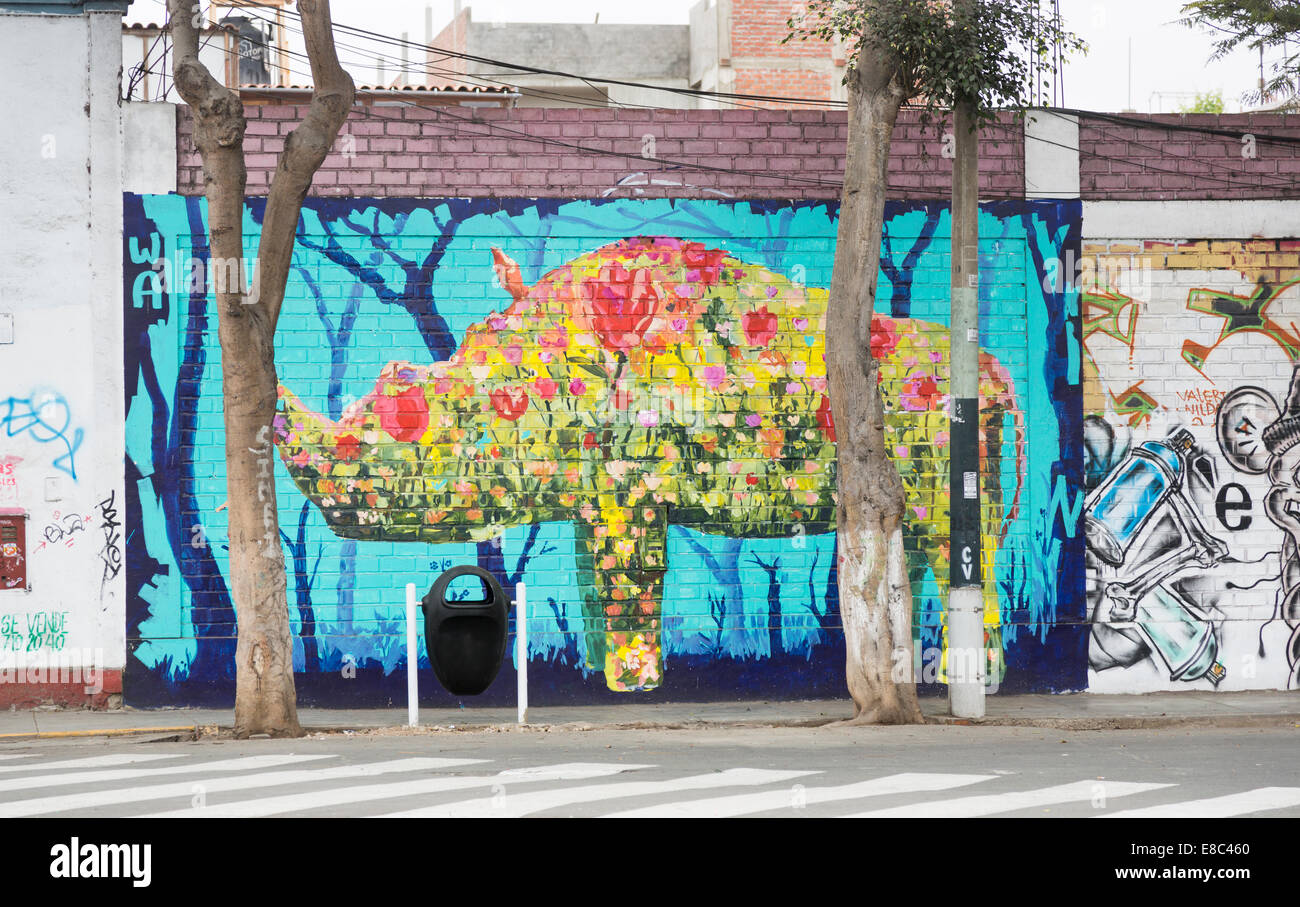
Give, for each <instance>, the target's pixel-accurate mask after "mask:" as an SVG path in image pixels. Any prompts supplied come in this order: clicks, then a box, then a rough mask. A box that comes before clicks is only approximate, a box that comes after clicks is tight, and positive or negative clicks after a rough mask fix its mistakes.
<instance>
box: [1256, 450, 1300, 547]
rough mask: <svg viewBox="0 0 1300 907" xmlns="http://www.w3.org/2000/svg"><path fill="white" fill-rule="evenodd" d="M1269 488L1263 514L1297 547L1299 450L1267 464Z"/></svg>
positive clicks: (1299, 528) (1299, 530) (1299, 540)
mask: <svg viewBox="0 0 1300 907" xmlns="http://www.w3.org/2000/svg"><path fill="white" fill-rule="evenodd" d="M1268 480H1269V482H1271V483H1272V487H1271V488H1269V490H1268V496H1267V497H1266V498H1265V499H1264V511H1265V512H1266V513H1267V514H1268V518H1269V519H1270V520H1272V521H1273V523H1274V524H1276V525H1277V526H1278V528H1280V529H1282V531H1284V532H1286V533H1287V534H1288V535H1289V536H1290V537H1291V541H1292V544H1297V543H1300V446H1296V447H1292V448H1290V449H1289V450H1286V451H1283V452H1282V453H1280V454H1278V455H1275V456H1274V457H1272V459H1271V460H1270V461H1269V464H1268Z"/></svg>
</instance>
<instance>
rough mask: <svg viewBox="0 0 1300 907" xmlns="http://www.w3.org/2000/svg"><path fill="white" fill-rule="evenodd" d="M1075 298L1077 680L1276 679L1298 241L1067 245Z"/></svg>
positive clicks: (1297, 401) (1285, 576) (1293, 672)
mask: <svg viewBox="0 0 1300 907" xmlns="http://www.w3.org/2000/svg"><path fill="white" fill-rule="evenodd" d="M1081 301H1082V307H1083V319H1084V332H1083V345H1084V388H1085V399H1084V411H1085V413H1086V416H1085V423H1084V442H1085V473H1086V476H1087V480H1086V484H1087V486H1088V488H1089V496H1088V499H1087V503H1086V507H1085V514H1086V517H1087V529H1088V539H1089V549H1090V553H1091V555H1092V556H1091V557H1090V559H1089V576H1088V605H1089V610H1090V612H1091V613H1092V614H1093V619H1094V629H1093V637H1092V640H1091V644H1090V653H1089V655H1090V658H1089V660H1090V667H1091V672H1090V683H1089V688H1090V689H1092V690H1097V691H1103V692H1115V691H1123V692H1144V691H1150V690H1159V689H1171V688H1172V689H1206V690H1208V689H1215V688H1218V689H1251V688H1286V687H1287V685H1288V682H1290V683H1291V685H1292V686H1294V684H1295V679H1296V676H1297V662H1296V657H1297V650H1296V649H1295V648H1294V645H1293V644H1294V641H1295V639H1296V637H1295V636H1294V635H1293V634H1295V633H1296V625H1297V615H1296V612H1295V610H1294V606H1293V605H1292V602H1293V601H1294V598H1295V593H1296V585H1295V580H1294V579H1293V577H1294V576H1295V571H1296V570H1297V569H1300V562H1297V556H1296V551H1297V549H1296V547H1295V539H1296V535H1297V534H1300V525H1297V523H1296V522H1295V517H1294V516H1292V515H1290V513H1289V512H1288V510H1287V507H1288V502H1290V501H1293V500H1300V488H1297V486H1296V484H1295V483H1296V478H1295V476H1296V472H1295V469H1296V466H1297V462H1296V459H1297V456H1298V455H1300V447H1290V446H1288V445H1289V444H1290V441H1291V440H1292V429H1293V428H1294V427H1295V426H1290V423H1287V422H1286V421H1285V419H1284V418H1282V417H1283V416H1284V415H1287V414H1292V413H1294V412H1296V411H1300V410H1298V408H1300V385H1298V384H1297V383H1296V381H1297V378H1300V372H1298V371H1297V369H1296V363H1297V361H1300V334H1298V333H1297V331H1296V328H1295V324H1296V322H1297V320H1298V319H1300V242H1297V241H1296V240H1293V239H1292V240H1286V239H1278V240H1261V239H1243V240H1237V241H1222V240H1221V241H1209V242H1207V241H1197V240H1189V241H1172V242H1171V241H1152V240H1147V239H1132V240H1115V241H1108V242H1105V243H1085V245H1084V268H1083V292H1082V298H1081ZM1289 426H1290V427H1289ZM1180 431H1185V432H1187V433H1188V434H1189V436H1190V443H1191V444H1192V445H1193V446H1192V447H1191V448H1190V449H1189V450H1184V451H1183V452H1182V453H1180V454H1170V452H1169V451H1170V450H1172V449H1177V448H1179V447H1180V446H1182V445H1180V444H1179V443H1178V434H1177V433H1178V432H1180ZM1295 437H1300V434H1297V435H1295ZM1143 444H1145V445H1148V446H1147V451H1148V452H1150V453H1154V454H1156V455H1157V458H1159V457H1163V460H1164V463H1165V466H1163V467H1161V466H1153V467H1151V469H1150V470H1149V471H1147V472H1145V473H1142V474H1141V475H1139V473H1138V472H1135V471H1133V469H1132V464H1134V463H1137V462H1142V463H1146V464H1148V466H1150V464H1153V463H1155V462H1156V460H1154V459H1152V458H1151V457H1146V458H1145V459H1144V458H1143V457H1142V455H1141V453H1134V451H1135V450H1136V449H1137V448H1138V447H1139V445H1143ZM1151 445H1164V446H1163V447H1153V446H1151ZM1158 474H1159V475H1163V476H1164V478H1163V479H1161V478H1157V476H1158ZM1175 474H1178V475H1177V477H1176V478H1175ZM1270 476H1272V478H1270ZM1162 482H1164V483H1166V484H1168V485H1169V486H1170V487H1169V490H1168V491H1167V492H1161V491H1160V490H1159V488H1158V487H1157V486H1158V485H1159V484H1161V483H1162ZM1269 500H1271V501H1273V504H1272V505H1268V504H1266V501H1269ZM1178 558H1182V559H1184V562H1182V563H1177V562H1176V559H1178ZM1170 559H1175V560H1174V561H1171V560H1170ZM1171 566H1172V567H1173V568H1174V569H1167V568H1169V567H1171ZM1157 582H1158V585H1155V587H1154V588H1153V589H1152V590H1151V591H1150V592H1149V593H1148V594H1146V596H1145V597H1144V598H1141V599H1140V600H1139V601H1138V604H1137V607H1136V608H1129V606H1128V605H1127V604H1126V603H1125V601H1124V593H1123V587H1124V586H1125V585H1131V586H1133V587H1134V588H1145V587H1146V586H1151V585H1153V584H1157ZM1115 590H1119V594H1113V593H1114V591H1115Z"/></svg>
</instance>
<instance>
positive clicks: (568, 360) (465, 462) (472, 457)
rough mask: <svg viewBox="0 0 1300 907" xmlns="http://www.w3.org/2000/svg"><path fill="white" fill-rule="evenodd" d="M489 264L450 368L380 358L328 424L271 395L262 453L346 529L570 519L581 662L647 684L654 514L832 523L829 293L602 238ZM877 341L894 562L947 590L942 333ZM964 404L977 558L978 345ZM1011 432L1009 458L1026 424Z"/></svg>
mask: <svg viewBox="0 0 1300 907" xmlns="http://www.w3.org/2000/svg"><path fill="white" fill-rule="evenodd" d="M493 256H494V259H495V260H494V264H493V267H494V268H495V270H496V276H497V279H498V281H499V282H500V284H501V285H502V286H503V287H504V288H505V289H506V290H507V291H508V292H509V294H510V295H511V297H513V303H512V304H511V305H510V306H509V307H508V308H506V310H505V311H504V312H501V313H495V312H494V313H492V314H490V315H488V316H487V318H485V319H484V320H483V321H482V322H481V323H479V324H476V325H473V326H472V327H470V328H469V329H468V330H467V331H466V334H465V338H464V341H463V342H462V343H461V345H460V348H459V349H458V350H457V351H456V352H455V353H454V354H453V355H452V356H451V358H450V359H448V360H447V361H445V362H433V363H426V364H413V363H410V362H391V363H389V364H388V365H387V366H385V367H384V369H383V370H382V371H381V372H380V375H379V379H378V381H377V382H376V384H375V389H374V391H373V392H372V393H370V394H368V395H367V396H365V397H363V398H362V399H360V400H357V401H356V402H355V403H353V404H352V405H351V406H349V407H348V408H347V409H346V411H345V412H344V413H343V414H342V418H341V419H340V420H339V421H338V422H332V421H330V420H329V419H327V418H324V417H322V416H320V415H318V414H316V413H314V412H311V411H310V410H308V409H307V408H306V407H305V406H304V405H303V404H302V403H301V401H299V399H298V398H297V397H295V396H294V395H293V393H291V392H290V391H289V390H288V389H286V388H283V387H282V388H281V389H280V407H281V411H280V413H279V414H278V415H277V417H276V425H275V437H276V444H277V447H278V449H279V451H280V455H281V457H282V458H283V461H284V463H285V465H286V467H287V468H288V470H289V473H290V475H291V476H292V477H293V479H294V481H295V482H296V483H297V485H298V487H299V488H300V489H301V490H302V492H303V494H304V495H306V496H307V497H308V498H309V499H310V500H311V501H312V502H313V503H314V504H315V505H316V506H317V507H318V508H319V509H320V511H321V513H322V514H323V515H324V517H325V519H326V521H327V522H328V524H329V525H330V527H331V528H332V530H333V531H334V532H335V533H336V534H338V535H339V536H342V537H346V538H354V539H368V540H389V541H411V542H426V543H440V542H453V541H471V540H472V541H481V540H485V539H489V538H492V537H494V536H497V535H499V534H500V533H502V532H503V531H504V530H505V529H506V528H507V527H510V526H515V525H520V524H525V523H536V522H540V521H551V520H565V521H571V522H572V523H573V525H574V527H575V534H576V542H577V560H578V565H577V567H578V577H579V585H580V587H581V588H580V590H579V591H580V595H581V596H582V611H583V616H584V620H585V634H586V653H587V666H588V668H589V669H592V670H598V671H603V672H604V675H605V678H606V682H607V684H608V686H609V688H610V689H613V690H635V689H643V690H644V689H651V688H654V687H656V686H658V685H659V684H660V683H661V681H662V678H663V671H664V659H663V655H662V651H661V647H660V629H661V603H662V594H663V583H664V573H665V570H666V569H667V566H668V565H667V530H668V526H669V524H671V523H678V524H683V525H687V526H690V527H692V528H694V529H696V530H699V531H702V532H706V533H714V534H723V535H730V536H733V537H748V538H759V537H768V538H771V537H780V536H797V535H799V534H800V533H810V534H811V533H818V532H826V531H829V530H831V529H833V528H834V525H835V429H834V425H833V422H832V419H831V410H830V402H829V400H828V399H827V396H826V393H827V390H826V388H827V382H826V368H825V361H824V350H825V346H824V336H823V331H824V324H825V313H826V300H827V293H826V291H825V290H823V289H818V288H815V287H805V286H801V285H799V284H797V283H794V282H792V281H790V280H789V279H787V278H786V277H784V276H782V275H781V274H778V273H775V272H774V271H771V270H769V269H767V268H764V267H761V266H758V265H754V264H749V263H746V262H743V261H740V260H738V259H736V258H735V257H733V256H731V255H729V254H728V253H727V252H724V251H721V250H718V249H710V248H707V247H706V246H704V245H702V244H699V243H695V242H688V241H684V240H679V239H673V238H665V237H657V238H647V237H638V238H632V239H625V240H622V241H619V242H616V243H613V244H611V245H607V246H604V247H602V248H599V249H596V250H594V251H592V252H589V253H586V254H583V255H581V256H579V257H578V258H576V259H574V260H573V261H571V262H569V263H568V264H566V265H564V266H562V267H560V268H557V269H555V270H554V271H551V272H550V273H548V274H546V275H545V276H544V277H542V278H541V279H540V280H539V281H538V282H537V283H535V284H533V285H532V286H525V285H524V284H523V282H522V280H521V277H520V271H519V268H518V266H517V265H515V264H514V262H512V261H511V260H510V259H508V258H507V257H506V256H504V255H503V254H501V253H500V252H499V251H498V250H493ZM484 264H485V266H486V264H487V263H486V262H485V263H484ZM871 343H872V351H873V353H875V354H876V355H877V357H878V358H880V359H881V360H882V368H881V372H880V374H881V387H882V390H883V392H884V395H885V405H886V410H887V431H888V432H889V441H890V443H891V449H892V450H894V451H895V452H896V455H897V461H898V464H899V467H900V469H901V471H902V474H903V478H904V484H905V487H906V491H907V494H908V505H909V507H910V508H911V511H912V515H913V516H914V517H915V519H914V520H913V521H912V525H911V526H910V527H909V535H908V539H909V565H910V569H911V572H912V574H913V577H914V578H915V579H920V578H921V577H923V576H924V575H925V573H926V570H927V568H928V569H929V570H931V571H933V575H934V577H935V579H936V580H937V581H938V582H939V583H940V584H941V586H942V585H944V584H945V583H946V580H947V575H948V568H947V563H948V560H947V559H948V544H947V538H946V535H943V534H942V526H943V525H945V524H946V519H947V490H946V486H947V445H948V439H947V428H948V423H947V415H946V412H945V409H944V407H945V403H946V396H945V387H946V383H947V377H946V373H947V360H948V340H947V329H946V328H943V327H941V326H939V325H935V324H927V323H925V322H920V321H915V320H910V319H888V318H883V317H879V316H877V317H876V318H875V319H874V320H873V331H872V341H871ZM981 394H982V401H983V407H984V412H983V418H982V435H981V437H982V439H983V447H984V456H985V458H986V459H985V462H986V464H987V465H986V467H985V489H986V495H985V505H984V510H985V512H984V520H983V522H984V529H985V535H986V543H985V544H986V551H985V557H986V559H987V560H989V561H991V557H992V551H993V549H994V548H995V547H996V545H997V544H998V543H999V540H1000V539H1001V537H1002V535H1003V534H1004V532H1005V527H1006V525H1007V524H1009V522H1010V521H1011V519H1013V518H1014V507H1015V504H1014V503H1013V504H1012V505H1011V507H1010V508H1008V507H1006V506H1005V505H1004V504H1003V494H1002V493H1001V485H1000V477H1001V474H1002V469H1001V458H1002V451H1003V432H1004V422H1005V420H1006V417H1007V414H1008V413H1011V414H1013V417H1014V416H1016V415H1017V414H1018V413H1019V407H1018V406H1017V405H1016V400H1015V390H1014V386H1013V384H1012V381H1011V377H1010V375H1009V374H1008V373H1007V372H1006V370H1005V369H1004V368H1003V367H1002V366H1001V365H1000V364H999V363H998V362H997V361H996V360H994V359H992V358H991V357H988V356H984V357H983V358H982V360H981ZM1013 421H1014V418H1013ZM1016 424H1017V425H1019V423H1018V422H1017V423H1016ZM1014 434H1015V438H1014V449H1015V451H1016V453H1015V456H1017V457H1019V456H1020V455H1021V454H1020V452H1021V450H1022V445H1021V439H1022V435H1023V431H1021V430H1020V429H1019V428H1018V427H1017V428H1016V430H1015V432H1014ZM1016 472H1017V474H1020V473H1022V472H1023V470H1017V471H1016ZM1018 494H1019V489H1018V487H1017V489H1016V492H1015V495H1016V499H1017V500H1018ZM1008 510H1010V511H1011V512H1009V513H1008V512H1007V511H1008ZM990 597H991V599H992V601H991V604H990V606H989V607H988V608H986V613H988V614H989V620H988V621H987V623H988V625H989V629H990V633H989V648H990V653H991V658H993V659H994V660H996V659H997V658H1000V655H1001V642H1000V637H999V636H998V633H997V625H996V617H997V603H996V594H991V596H990Z"/></svg>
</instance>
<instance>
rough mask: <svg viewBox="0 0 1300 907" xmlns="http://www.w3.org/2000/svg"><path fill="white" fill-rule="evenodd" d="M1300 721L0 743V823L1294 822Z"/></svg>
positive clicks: (1299, 810)
mask: <svg viewBox="0 0 1300 907" xmlns="http://www.w3.org/2000/svg"><path fill="white" fill-rule="evenodd" d="M1298 737H1300V729H1297V728H1295V727H1285V728H1274V729H1178V730H1171V729H1165V730H1143V731H1113V730H1109V731H1060V730H1047V729H1041V728H1014V727H936V726H924V727H909V728H812V729H809V728H726V729H716V730H709V729H705V730H699V729H692V730H585V731H576V730H557V729H552V730H543V729H525V730H520V729H515V728H509V729H502V730H486V731H485V730H476V731H443V732H436V733H421V734H415V735H412V734H407V733H402V732H400V731H393V732H381V733H379V734H375V735H370V734H354V735H351V736H344V735H314V736H312V737H308V738H302V739H297V740H265V739H264V740H246V741H235V740H223V739H212V738H205V739H201V740H198V741H167V740H157V739H149V738H144V739H140V738H130V739H123V738H118V739H109V740H105V739H98V738H95V739H90V738H81V739H75V740H59V741H44V740H41V741H24V742H13V743H8V744H4V745H0V817H5V818H11V817H20V816H63V817H130V816H168V817H221V816H305V817H360V816H387V815H407V816H411V815H416V816H500V817H506V816H518V815H536V816H622V817H638V816H771V817H795V818H797V817H814V816H857V815H866V816H911V817H950V816H1040V817H1041V816H1075V817H1100V816H1163V817H1227V816H1250V815H1260V816H1269V817H1281V816H1292V817H1295V816H1300V765H1298V763H1300V759H1298V758H1297V752H1298V751H1297V747H1296V744H1297V740H1298Z"/></svg>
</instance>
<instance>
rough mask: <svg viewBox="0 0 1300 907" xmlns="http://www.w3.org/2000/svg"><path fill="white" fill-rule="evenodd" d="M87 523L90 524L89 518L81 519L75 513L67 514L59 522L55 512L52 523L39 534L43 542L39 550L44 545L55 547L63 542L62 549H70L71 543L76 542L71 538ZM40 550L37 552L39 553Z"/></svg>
mask: <svg viewBox="0 0 1300 907" xmlns="http://www.w3.org/2000/svg"><path fill="white" fill-rule="evenodd" d="M88 522H90V517H88V516H87V517H85V518H83V517H82V516H81V515H80V514H76V513H69V514H67V515H65V516H64V517H63V518H62V520H60V519H59V518H58V511H57V510H56V511H55V520H54V522H52V523H50V524H49V525H47V526H46V527H45V529H44V531H43V532H42V533H41V535H42V536H43V537H44V539H45V541H44V542H42V543H41V545H40V548H44V547H45V545H46V544H50V545H57V544H58V543H59V542H64V547H66V548H71V547H72V543H73V542H74V541H76V539H74V538H73V536H74V535H75V534H76V533H78V532H81V531H82V530H84V529H85V528H86V523H88ZM65 540H66V541H65ZM40 548H38V549H37V550H38V551H39V550H40Z"/></svg>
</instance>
